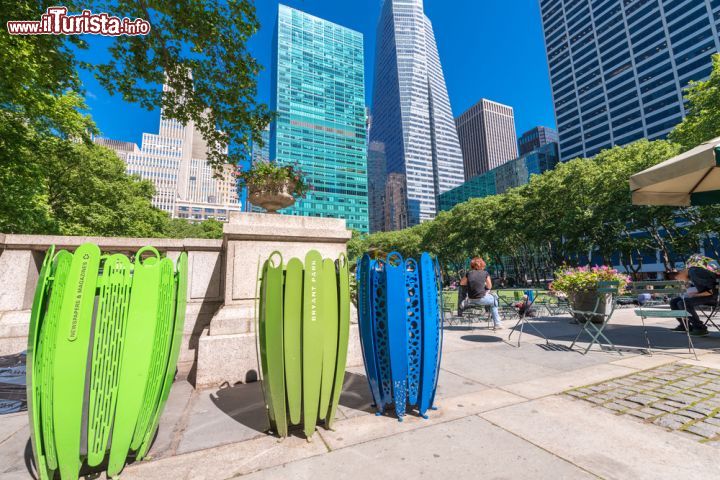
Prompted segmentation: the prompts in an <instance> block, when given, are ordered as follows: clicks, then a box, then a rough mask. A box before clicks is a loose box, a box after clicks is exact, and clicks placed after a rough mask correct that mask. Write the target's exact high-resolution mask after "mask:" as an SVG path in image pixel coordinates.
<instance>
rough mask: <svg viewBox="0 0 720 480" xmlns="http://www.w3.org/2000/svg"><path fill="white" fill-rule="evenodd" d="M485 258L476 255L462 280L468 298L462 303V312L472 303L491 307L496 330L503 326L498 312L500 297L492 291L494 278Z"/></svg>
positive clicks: (461, 283)
mask: <svg viewBox="0 0 720 480" xmlns="http://www.w3.org/2000/svg"><path fill="white" fill-rule="evenodd" d="M485 267H486V264H485V260H483V259H482V258H480V257H475V258H473V259H472V260H471V261H470V271H469V272H467V274H466V275H465V276H464V277H463V278H462V280H460V285H461V286H464V287H466V290H467V298H466V299H464V300H463V301H462V302H461V304H460V314H462V311H463V310H464V309H466V308H468V307H470V306H472V305H479V306H483V307H490V310H491V312H492V320H493V325H494V328H495V330H498V329H501V328H502V322H501V321H500V313H499V312H498V299H497V297H495V295H493V294H492V293H490V291H491V290H492V279H491V278H490V274H489V273H488V272H487V270H485Z"/></svg>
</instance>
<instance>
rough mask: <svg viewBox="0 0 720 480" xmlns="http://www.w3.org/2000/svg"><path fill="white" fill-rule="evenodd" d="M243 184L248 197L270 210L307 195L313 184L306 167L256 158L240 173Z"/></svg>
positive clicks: (287, 204) (275, 210)
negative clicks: (251, 164)
mask: <svg viewBox="0 0 720 480" xmlns="http://www.w3.org/2000/svg"><path fill="white" fill-rule="evenodd" d="M238 179H239V180H240V185H242V186H246V187H247V190H248V199H249V200H250V203H252V204H253V205H257V206H258V207H261V208H264V209H265V210H266V211H267V213H277V211H278V210H280V209H282V208H287V207H289V206H291V205H293V204H294V203H295V200H296V199H298V198H305V195H307V193H308V191H310V185H309V184H308V183H307V181H306V180H305V178H304V177H303V173H302V171H301V170H300V169H299V168H298V167H297V166H293V165H280V164H278V163H277V162H268V161H259V162H255V163H254V164H253V166H252V168H250V169H249V170H244V171H242V172H239V173H238Z"/></svg>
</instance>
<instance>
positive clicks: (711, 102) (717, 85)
mask: <svg viewBox="0 0 720 480" xmlns="http://www.w3.org/2000/svg"><path fill="white" fill-rule="evenodd" d="M712 63H713V69H712V72H711V73H710V78H708V79H707V80H705V81H702V82H690V86H689V87H688V88H687V90H686V91H685V100H686V101H687V106H686V109H687V116H686V117H685V118H684V119H683V121H682V122H680V124H678V125H677V126H676V127H675V129H674V130H673V131H672V132H670V135H669V138H670V140H672V141H673V142H676V143H679V144H680V145H682V146H683V148H684V149H685V150H689V149H691V148H694V147H696V146H698V145H700V144H701V143H703V142H706V141H708V140H711V139H713V138H716V137H720V54H715V55H713V57H712Z"/></svg>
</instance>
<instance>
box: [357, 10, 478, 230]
mask: <svg viewBox="0 0 720 480" xmlns="http://www.w3.org/2000/svg"><path fill="white" fill-rule="evenodd" d="M376 47H377V49H376V55H375V84H374V91H373V105H372V117H373V119H372V128H371V130H370V140H371V141H372V142H378V143H381V144H383V145H384V149H385V158H386V161H387V172H388V173H398V174H401V175H403V176H404V179H405V182H406V187H405V188H404V189H401V190H402V193H403V194H404V196H405V202H406V209H407V223H408V225H416V224H418V223H420V222H423V221H426V220H431V219H433V218H434V217H435V215H436V213H437V210H438V196H439V195H440V194H441V193H443V192H445V191H447V190H450V189H452V188H454V187H456V186H458V185H460V184H461V183H462V182H463V179H464V176H463V166H462V152H461V150H460V144H459V143H458V138H457V131H456V130H455V125H454V123H453V118H452V110H451V108H450V100H449V99H448V94H447V88H446V85H445V77H444V76H443V72H442V67H441V65H440V57H439V54H438V50H437V45H436V43H435V34H434V33H433V28H432V24H431V23H430V20H429V19H428V18H427V17H426V16H425V13H424V11H423V2H422V0H385V2H384V4H383V7H382V12H381V14H380V20H379V22H378V27H377V46H376ZM397 178H399V177H397ZM397 178H396V180H397ZM396 190H397V189H396ZM398 218H404V217H403V216H402V215H400V216H398ZM404 226H407V225H400V227H404Z"/></svg>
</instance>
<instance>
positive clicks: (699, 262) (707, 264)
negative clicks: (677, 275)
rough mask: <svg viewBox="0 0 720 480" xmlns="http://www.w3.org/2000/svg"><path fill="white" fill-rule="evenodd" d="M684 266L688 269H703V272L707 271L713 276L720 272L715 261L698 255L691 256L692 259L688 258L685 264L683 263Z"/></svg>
mask: <svg viewBox="0 0 720 480" xmlns="http://www.w3.org/2000/svg"><path fill="white" fill-rule="evenodd" d="M685 265H687V268H690V267H700V268H704V269H705V270H709V271H711V272H713V273H715V274H717V273H719V272H720V268H719V267H718V262H717V261H715V260H713V259H712V258H709V257H704V256H702V255H700V254H696V255H693V256H692V257H690V258H688V260H687V262H685Z"/></svg>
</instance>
